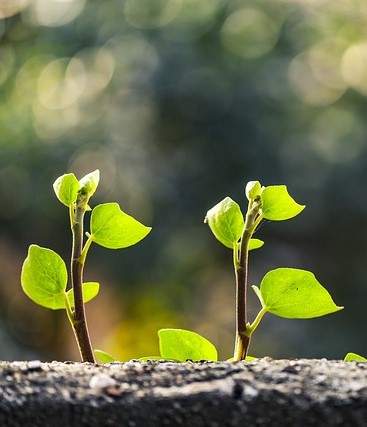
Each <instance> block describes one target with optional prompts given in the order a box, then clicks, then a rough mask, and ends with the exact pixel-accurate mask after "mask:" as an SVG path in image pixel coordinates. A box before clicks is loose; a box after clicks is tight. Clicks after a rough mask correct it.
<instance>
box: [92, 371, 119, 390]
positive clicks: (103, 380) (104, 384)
mask: <svg viewBox="0 0 367 427" xmlns="http://www.w3.org/2000/svg"><path fill="white" fill-rule="evenodd" d="M116 385H117V383H116V381H115V380H114V379H113V378H111V377H110V376H108V375H106V374H97V375H94V376H93V377H92V378H91V379H90V381H89V387H90V388H92V389H95V390H105V389H107V388H109V387H115V386H116Z"/></svg>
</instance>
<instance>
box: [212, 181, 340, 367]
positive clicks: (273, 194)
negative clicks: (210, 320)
mask: <svg viewBox="0 0 367 427" xmlns="http://www.w3.org/2000/svg"><path fill="white" fill-rule="evenodd" d="M245 194H246V197H247V199H248V208H247V212H246V215H245V216H243V214H242V212H241V209H240V206H239V205H238V204H237V203H236V202H234V201H233V200H232V199H231V198H229V197H226V198H225V199H224V200H222V201H221V202H220V203H218V204H217V205H215V206H214V207H213V208H212V209H210V210H209V211H208V213H207V215H206V217H205V222H207V223H208V225H209V227H210V229H211V231H212V232H213V234H214V236H215V237H216V238H217V239H218V240H219V241H220V242H221V243H222V244H223V245H224V246H226V247H228V248H229V249H231V250H232V251H233V265H234V270H235V279H236V280H235V281H236V337H235V346H234V347H235V348H234V356H233V360H234V361H239V360H244V359H245V358H246V356H247V353H248V348H249V345H250V339H251V336H252V334H253V332H254V331H255V330H256V328H257V327H258V325H259V323H260V321H261V319H262V317H263V316H264V314H265V313H266V312H269V313H272V314H275V315H277V316H280V317H285V318H298V319H308V318H313V317H319V316H324V315H326V314H330V313H334V312H336V311H339V310H341V309H342V308H343V307H339V306H337V305H335V303H334V302H333V300H332V298H331V296H330V294H329V293H328V292H327V290H326V289H325V288H324V287H323V286H322V285H321V284H320V283H319V282H318V281H317V279H316V278H315V276H314V275H313V274H312V273H311V272H309V271H305V270H298V269H293V268H278V269H276V270H272V271H269V272H268V273H267V274H266V275H265V276H264V278H263V279H262V281H261V284H260V287H257V286H252V288H253V290H254V292H255V294H256V295H257V297H258V298H259V300H260V304H261V310H260V311H259V313H258V315H257V316H256V318H255V319H254V321H253V322H252V323H249V322H248V320H247V288H248V254H249V251H250V250H251V249H256V248H258V247H260V246H262V244H263V242H262V241H261V240H260V241H259V240H257V239H253V235H254V233H255V232H256V231H257V230H258V228H259V225H260V223H261V222H262V221H263V220H270V221H283V220H287V219H290V218H293V217H295V216H297V215H298V214H299V213H301V212H302V211H303V209H304V208H305V206H302V205H300V204H298V203H297V202H296V201H295V200H294V199H293V198H292V197H291V196H290V195H289V193H288V190H287V187H286V186H285V185H277V186H269V187H262V186H261V184H260V183H259V182H258V181H250V182H249V183H248V184H247V185H246V189H245Z"/></svg>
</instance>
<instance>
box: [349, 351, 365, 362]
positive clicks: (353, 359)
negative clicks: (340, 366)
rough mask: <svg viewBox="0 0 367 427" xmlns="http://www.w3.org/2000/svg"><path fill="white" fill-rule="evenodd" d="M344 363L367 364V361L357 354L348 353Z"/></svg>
mask: <svg viewBox="0 0 367 427" xmlns="http://www.w3.org/2000/svg"><path fill="white" fill-rule="evenodd" d="M344 362H367V359H366V358H365V357H363V356H361V355H359V354H357V353H347V354H346V356H345V357H344Z"/></svg>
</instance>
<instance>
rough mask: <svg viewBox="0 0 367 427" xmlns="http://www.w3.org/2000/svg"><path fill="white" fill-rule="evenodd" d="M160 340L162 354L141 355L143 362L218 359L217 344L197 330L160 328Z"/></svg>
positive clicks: (214, 360)
mask: <svg viewBox="0 0 367 427" xmlns="http://www.w3.org/2000/svg"><path fill="white" fill-rule="evenodd" d="M158 340H159V353H160V356H145V357H141V358H139V360H140V361H141V362H145V361H147V360H170V361H174V362H185V361H187V360H190V361H192V362H199V361H202V360H210V361H212V362H216V361H217V360H218V353H217V349H216V348H215V346H214V345H213V344H212V343H211V342H210V341H209V340H207V339H206V338H204V337H203V336H201V335H199V334H197V333H196V332H192V331H187V330H185V329H172V328H167V329H160V330H159V331H158Z"/></svg>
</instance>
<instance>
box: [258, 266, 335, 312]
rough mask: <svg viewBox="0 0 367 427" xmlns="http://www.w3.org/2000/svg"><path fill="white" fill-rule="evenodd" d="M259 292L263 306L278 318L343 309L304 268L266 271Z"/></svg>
mask: <svg viewBox="0 0 367 427" xmlns="http://www.w3.org/2000/svg"><path fill="white" fill-rule="evenodd" d="M255 292H256V293H257V294H258V292H257V291H256V290H255ZM260 294H261V298H260V301H261V299H262V304H263V307H264V308H266V310H267V311H268V312H269V313H272V314H275V315H277V316H280V317H287V318H298V319H308V318H312V317H319V316H324V315H325V314H330V313H334V312H336V311H339V310H341V309H342V308H343V307H338V306H337V305H335V303H334V301H333V300H332V298H331V296H330V294H329V293H328V291H327V290H326V289H325V288H324V287H323V286H322V285H321V284H320V283H319V282H318V281H317V280H316V278H315V276H314V275H313V274H312V273H311V272H309V271H305V270H297V269H293V268H278V269H276V270H271V271H269V272H268V273H267V274H266V275H265V276H264V278H263V280H262V282H261V284H260ZM258 296H259V295H258Z"/></svg>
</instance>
